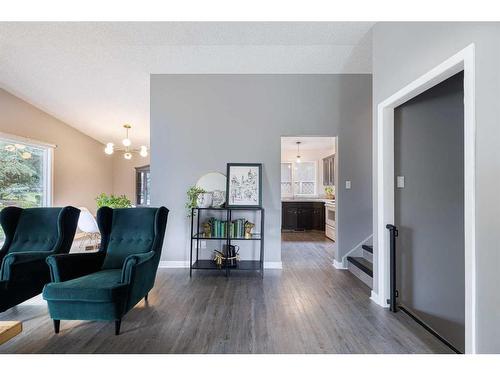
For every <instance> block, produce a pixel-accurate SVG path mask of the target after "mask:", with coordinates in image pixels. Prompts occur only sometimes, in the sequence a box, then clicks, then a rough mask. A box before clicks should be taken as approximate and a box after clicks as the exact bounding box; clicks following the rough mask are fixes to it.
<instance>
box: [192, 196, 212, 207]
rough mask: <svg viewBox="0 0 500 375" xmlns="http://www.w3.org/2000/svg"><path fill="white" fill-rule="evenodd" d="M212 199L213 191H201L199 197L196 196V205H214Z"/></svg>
mask: <svg viewBox="0 0 500 375" xmlns="http://www.w3.org/2000/svg"><path fill="white" fill-rule="evenodd" d="M212 201H213V195H212V193H200V194H198V197H196V205H197V206H198V207H199V208H209V207H210V206H211V205H212Z"/></svg>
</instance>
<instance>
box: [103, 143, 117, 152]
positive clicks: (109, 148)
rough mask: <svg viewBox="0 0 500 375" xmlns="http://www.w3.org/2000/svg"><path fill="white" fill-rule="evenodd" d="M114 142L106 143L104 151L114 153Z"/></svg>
mask: <svg viewBox="0 0 500 375" xmlns="http://www.w3.org/2000/svg"><path fill="white" fill-rule="evenodd" d="M114 146H115V145H114V144H113V143H111V142H109V143H107V144H106V148H104V152H105V153H106V154H107V155H112V154H113V151H114Z"/></svg>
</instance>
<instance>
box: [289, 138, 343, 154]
mask: <svg viewBox="0 0 500 375" xmlns="http://www.w3.org/2000/svg"><path fill="white" fill-rule="evenodd" d="M297 142H300V150H302V151H305V150H328V149H333V150H334V149H335V137H281V150H282V151H288V150H291V151H297Z"/></svg>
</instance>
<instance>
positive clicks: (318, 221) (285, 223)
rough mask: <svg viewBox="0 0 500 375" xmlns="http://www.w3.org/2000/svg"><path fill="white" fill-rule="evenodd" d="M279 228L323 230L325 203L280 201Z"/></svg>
mask: <svg viewBox="0 0 500 375" xmlns="http://www.w3.org/2000/svg"><path fill="white" fill-rule="evenodd" d="M281 229H284V230H297V231H300V230H313V229H314V230H321V231H324V230H325V204H324V203H323V202H282V203H281Z"/></svg>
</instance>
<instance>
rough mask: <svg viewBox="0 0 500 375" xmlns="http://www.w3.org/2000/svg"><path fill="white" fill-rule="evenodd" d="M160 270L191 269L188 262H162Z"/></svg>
mask: <svg viewBox="0 0 500 375" xmlns="http://www.w3.org/2000/svg"><path fill="white" fill-rule="evenodd" d="M158 267H159V268H189V261H187V260H160V264H159V265H158Z"/></svg>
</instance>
